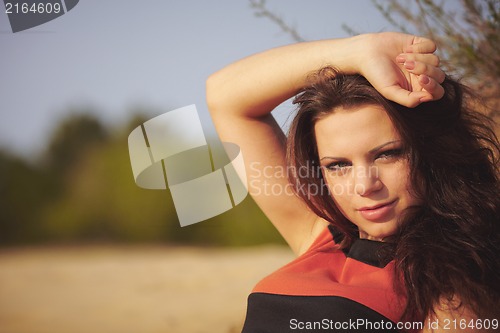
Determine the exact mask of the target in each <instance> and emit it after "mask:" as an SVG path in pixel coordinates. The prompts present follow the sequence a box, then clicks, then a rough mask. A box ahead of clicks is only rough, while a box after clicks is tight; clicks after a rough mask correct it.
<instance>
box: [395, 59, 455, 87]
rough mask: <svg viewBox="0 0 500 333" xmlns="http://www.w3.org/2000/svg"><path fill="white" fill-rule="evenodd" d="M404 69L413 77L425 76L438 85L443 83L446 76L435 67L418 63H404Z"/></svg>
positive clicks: (410, 61)
mask: <svg viewBox="0 0 500 333" xmlns="http://www.w3.org/2000/svg"><path fill="white" fill-rule="evenodd" d="M403 66H404V68H405V69H406V70H407V71H408V72H410V73H412V74H415V75H426V76H429V77H431V78H432V79H434V80H435V81H437V82H439V83H443V81H444V79H445V77H446V75H445V73H444V72H443V70H442V69H441V68H439V67H435V66H432V65H429V64H427V63H424V62H420V61H412V60H409V61H406V62H405V63H404V64H403Z"/></svg>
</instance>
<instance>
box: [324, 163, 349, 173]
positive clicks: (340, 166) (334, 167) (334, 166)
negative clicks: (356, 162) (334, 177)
mask: <svg viewBox="0 0 500 333" xmlns="http://www.w3.org/2000/svg"><path fill="white" fill-rule="evenodd" d="M350 167H351V163H349V162H345V161H338V162H332V163H330V164H328V165H326V168H327V169H328V170H329V171H335V172H345V171H346V170H347V169H348V168H350Z"/></svg>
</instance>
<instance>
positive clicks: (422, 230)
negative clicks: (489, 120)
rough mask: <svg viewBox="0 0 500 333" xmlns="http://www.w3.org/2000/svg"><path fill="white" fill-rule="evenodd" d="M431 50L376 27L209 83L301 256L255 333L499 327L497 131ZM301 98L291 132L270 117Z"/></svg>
mask: <svg viewBox="0 0 500 333" xmlns="http://www.w3.org/2000/svg"><path fill="white" fill-rule="evenodd" d="M434 51H435V45H434V43H433V42H432V41H430V40H428V39H425V38H419V37H415V36H409V35H404V34H397V33H382V34H369V35H361V36H356V37H352V38H347V39H338V40H325V41H317V42H310V43H300V44H295V45H291V46H286V47H282V48H277V49H273V50H269V51H266V52H263V53H260V54H257V55H254V56H251V57H248V58H246V59H243V60H241V61H239V62H236V63H234V64H232V65H230V66H228V67H226V68H225V69H223V70H221V71H219V72H218V73H216V74H214V75H212V76H211V77H210V78H209V80H208V82H207V101H208V105H209V109H210V112H211V114H212V118H213V120H214V123H215V125H216V128H217V131H218V133H219V135H220V138H221V139H222V140H223V141H230V142H235V143H237V144H238V145H239V146H240V147H241V149H242V153H243V156H244V159H245V163H246V170H247V179H248V184H249V192H250V194H251V195H252V196H253V198H254V199H255V201H256V202H257V204H258V205H259V206H260V207H261V209H262V210H263V211H264V212H265V213H266V215H267V216H268V217H269V219H270V220H271V222H272V223H273V224H274V225H275V226H276V228H277V229H278V230H279V232H280V233H281V234H282V235H283V237H284V238H285V240H286V241H287V242H288V244H289V245H290V247H291V248H292V249H293V250H294V251H295V252H296V253H297V255H298V256H299V257H298V258H297V259H296V260H294V261H293V262H291V263H290V264H288V265H286V266H285V267H283V268H281V269H280V270H278V271H277V272H275V273H273V274H272V275H270V276H269V277H267V278H265V279H264V280H263V281H261V282H260V283H259V284H258V285H257V286H256V287H255V289H254V291H253V292H252V294H251V295H250V297H249V304H248V313H247V320H246V322H245V327H244V330H243V331H244V332H287V331H296V330H299V331H300V330H306V331H307V330H309V331H311V330H315V329H316V330H325V329H326V330H328V329H329V330H335V331H360V332H361V331H375V330H381V331H405V330H406V331H423V332H450V331H453V332H473V331H474V332H476V331H477V332H480V331H484V330H485V329H489V331H491V330H492V329H493V328H495V327H496V328H498V309H499V308H500V307H499V302H498V300H499V289H498V288H499V287H498V286H499V282H500V279H499V260H498V259H497V254H498V250H499V241H498V224H499V223H498V213H499V206H500V205H499V199H498V169H497V166H496V165H497V164H496V162H497V160H495V159H496V158H498V155H496V154H498V141H497V140H496V138H495V137H494V134H493V133H492V132H491V131H490V130H489V129H488V127H487V126H486V125H484V124H483V120H482V119H481V117H480V116H479V115H477V114H476V113H474V112H471V111H470V110H469V109H468V107H467V105H466V104H465V102H464V103H462V101H463V98H462V97H463V93H464V89H463V88H462V87H461V86H460V85H458V84H457V83H455V82H453V81H451V80H449V79H445V75H444V73H443V72H442V71H441V70H440V69H439V67H438V65H439V59H438V57H437V56H435V55H434V54H433V52H434ZM321 68H323V69H321ZM334 68H335V69H334ZM319 69H321V70H319ZM318 70H319V71H318ZM311 73H316V74H315V75H313V76H311ZM356 74H359V75H356ZM297 94H298V96H297V97H296V99H295V102H296V103H297V104H298V105H299V110H298V113H297V116H296V117H295V119H294V121H293V123H292V126H291V129H290V133H289V138H288V140H287V139H286V138H285V136H284V134H283V133H282V132H281V130H280V128H279V126H278V125H277V124H276V122H275V121H274V119H273V117H272V116H271V114H270V112H271V111H272V110H273V109H274V108H275V107H276V106H277V105H278V104H280V103H281V102H283V101H285V100H287V99H288V98H290V97H292V96H294V95H297ZM443 96H444V97H443ZM273 170H274V171H275V172H273ZM282 170H286V171H287V172H282ZM289 180H291V182H289ZM290 184H292V187H293V189H294V191H293V193H291V191H288V189H290ZM280 189H281V190H280ZM495 316H496V318H495ZM495 324H496V326H495ZM486 331H488V330H486Z"/></svg>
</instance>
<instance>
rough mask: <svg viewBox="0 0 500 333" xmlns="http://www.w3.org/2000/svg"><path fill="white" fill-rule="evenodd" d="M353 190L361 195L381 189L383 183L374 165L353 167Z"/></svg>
mask: <svg viewBox="0 0 500 333" xmlns="http://www.w3.org/2000/svg"><path fill="white" fill-rule="evenodd" d="M353 176H354V192H355V193H356V194H358V195H360V196H362V197H365V196H368V195H370V194H371V193H373V192H377V191H379V190H380V189H382V187H383V184H382V181H381V180H380V178H379V174H378V170H377V168H375V167H373V166H372V167H366V166H358V167H356V168H355V174H354V175H353Z"/></svg>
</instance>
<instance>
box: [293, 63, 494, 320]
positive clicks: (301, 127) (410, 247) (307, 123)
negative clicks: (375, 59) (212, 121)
mask: <svg viewBox="0 0 500 333" xmlns="http://www.w3.org/2000/svg"><path fill="white" fill-rule="evenodd" d="M443 87H444V89H445V95H444V97H443V98H441V99H440V100H438V101H433V102H427V103H422V104H420V105H419V106H418V107H415V108H406V107H404V106H401V105H399V104H396V103H393V102H391V101H388V100H386V99H385V98H384V97H382V96H381V95H380V94H379V93H378V92H377V91H376V90H375V89H374V88H373V87H372V86H371V85H370V84H369V83H368V81H367V80H366V79H365V78H363V77H362V76H359V75H343V74H342V73H339V72H338V71H336V70H335V69H333V68H330V67H327V68H323V69H321V70H320V71H318V72H317V73H315V74H314V75H312V76H311V80H310V84H309V85H308V86H307V87H306V88H304V89H303V91H301V92H300V93H299V94H298V95H297V96H296V98H295V100H294V103H296V104H297V105H298V111H297V114H296V116H295V118H294V119H293V122H292V124H291V127H290V130H289V134H288V143H287V160H288V163H289V166H290V167H291V169H292V170H303V169H304V168H311V167H314V166H318V165H319V161H318V153H317V147H316V140H315V135H314V125H315V123H316V121H317V120H319V119H321V118H322V117H325V116H326V115H328V114H331V113H332V112H335V108H338V107H342V108H345V109H350V108H354V107H357V106H361V105H367V104H368V105H370V104H371V105H380V106H382V107H383V108H384V109H385V110H386V112H387V114H388V116H389V117H390V119H391V120H392V122H393V125H394V126H395V128H396V130H397V131H398V132H399V134H400V136H401V138H402V142H403V149H404V151H405V154H406V156H407V158H408V161H409V166H410V181H411V183H412V187H413V189H412V192H413V193H412V194H413V195H414V196H415V197H416V198H418V199H419V205H418V206H414V207H409V208H408V209H407V210H406V211H405V212H404V214H402V215H403V216H401V217H400V221H399V228H398V231H397V232H396V234H395V235H393V236H392V237H390V238H389V239H387V245H386V247H387V248H388V249H390V252H391V255H393V256H394V260H395V264H396V265H395V267H396V270H395V274H396V278H395V281H396V285H395V288H396V291H398V292H400V293H402V294H403V296H404V297H405V298H406V300H407V301H406V308H405V311H404V314H403V317H402V320H407V321H416V320H418V321H424V320H425V318H426V317H427V316H429V315H431V314H432V313H433V308H434V306H436V305H438V304H442V302H443V300H448V301H449V302H450V304H453V300H456V299H459V300H460V302H461V305H464V306H466V307H467V308H469V309H471V310H472V311H473V312H474V313H475V314H476V315H477V316H478V317H479V318H483V319H484V318H486V317H487V316H490V318H491V316H498V314H499V309H500V240H499V224H500V221H499V216H500V191H499V190H500V186H499V173H498V171H499V167H498V165H499V163H498V162H499V155H500V154H499V152H500V147H499V142H498V139H497V137H496V136H495V132H494V131H493V130H492V127H493V123H492V121H491V120H490V119H489V118H487V117H486V116H484V115H482V114H481V113H479V112H476V111H475V107H476V106H477V105H478V104H477V99H476V98H475V97H474V95H473V94H472V92H471V91H470V90H469V89H468V88H466V87H465V86H463V85H461V84H460V83H459V82H457V81H455V80H452V79H450V78H446V80H445V81H444V83H443ZM303 174H304V173H303ZM305 174H306V177H304V176H301V177H299V175H297V174H294V173H290V181H291V183H292V184H293V185H295V188H296V189H297V190H296V193H297V195H299V196H300V197H302V199H304V200H305V202H306V203H307V204H308V206H309V208H310V209H311V210H312V211H314V212H315V213H316V214H317V215H318V216H320V217H322V218H324V219H326V220H327V221H329V222H330V223H332V224H333V225H334V226H335V227H336V229H338V230H339V231H340V232H342V233H343V235H344V239H343V241H342V243H341V245H342V246H343V247H348V246H349V245H350V244H351V243H352V241H353V240H354V239H355V238H357V237H358V230H357V227H356V226H355V225H354V224H353V223H351V222H350V221H349V220H348V219H346V217H344V216H343V215H342V213H341V212H340V211H339V209H338V208H337V207H336V206H335V204H334V202H333V200H332V198H331V196H330V194H329V192H328V190H326V184H325V181H324V180H323V178H322V176H317V177H315V176H314V175H318V174H320V173H317V172H307V173H305ZM308 184H309V187H307V185H308ZM310 184H314V185H315V186H316V187H317V188H321V189H323V190H322V191H317V194H316V193H315V195H310V193H306V192H305V191H303V190H298V189H303V188H310ZM456 306H458V305H456Z"/></svg>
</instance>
